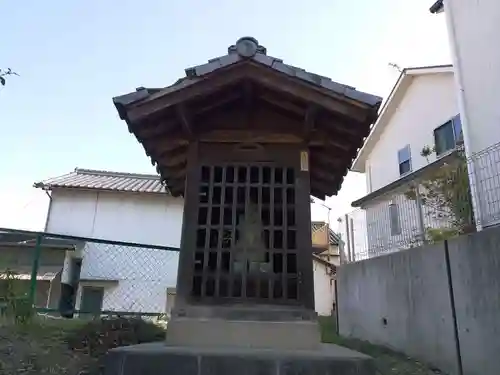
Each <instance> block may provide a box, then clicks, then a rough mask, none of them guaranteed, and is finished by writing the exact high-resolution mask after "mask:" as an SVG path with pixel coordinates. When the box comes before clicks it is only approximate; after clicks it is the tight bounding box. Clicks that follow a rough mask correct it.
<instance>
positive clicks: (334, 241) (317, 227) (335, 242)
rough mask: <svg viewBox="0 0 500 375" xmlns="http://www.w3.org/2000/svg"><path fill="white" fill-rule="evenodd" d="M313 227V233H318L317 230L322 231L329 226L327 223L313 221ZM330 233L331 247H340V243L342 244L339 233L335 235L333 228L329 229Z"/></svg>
mask: <svg viewBox="0 0 500 375" xmlns="http://www.w3.org/2000/svg"><path fill="white" fill-rule="evenodd" d="M311 226H312V228H311V229H312V231H313V233H314V232H316V231H317V230H320V229H322V228H323V227H325V226H328V224H327V223H325V222H322V221H313V222H312V223H311ZM329 232H330V236H329V237H330V245H338V244H339V242H340V237H339V235H338V234H337V233H335V232H334V231H333V230H332V229H331V228H329Z"/></svg>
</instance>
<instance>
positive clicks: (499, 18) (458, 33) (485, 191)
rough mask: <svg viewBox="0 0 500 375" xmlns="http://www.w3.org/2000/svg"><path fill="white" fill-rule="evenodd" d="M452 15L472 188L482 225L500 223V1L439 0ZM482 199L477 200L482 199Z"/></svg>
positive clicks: (439, 7) (437, 8)
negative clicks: (499, 41) (499, 99)
mask: <svg viewBox="0 0 500 375" xmlns="http://www.w3.org/2000/svg"><path fill="white" fill-rule="evenodd" d="M430 11H431V12H432V13H443V12H444V17H445V19H446V23H447V27H448V34H449V38H450V47H451V52H452V59H453V65H454V67H455V83H456V87H455V92H456V95H457V98H458V105H459V108H460V114H461V117H462V123H463V129H464V133H463V134H464V145H465V151H466V154H467V156H468V157H469V159H470V162H469V171H470V172H471V173H470V175H471V192H472V195H473V198H474V200H475V202H474V203H475V212H476V216H477V217H479V218H480V219H481V220H480V221H481V226H488V225H493V224H497V223H499V222H500V203H499V202H500V166H499V165H500V131H499V127H500V106H499V105H498V98H499V97H500V49H499V48H498V47H497V46H498V36H499V35H500V2H498V1H494V0H475V1H471V0H438V1H436V2H435V3H434V4H433V5H432V7H431V9H430ZM476 201H477V202H476Z"/></svg>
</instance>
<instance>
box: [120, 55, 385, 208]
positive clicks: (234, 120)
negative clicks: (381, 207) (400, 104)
mask: <svg viewBox="0 0 500 375" xmlns="http://www.w3.org/2000/svg"><path fill="white" fill-rule="evenodd" d="M179 85H180V87H175V86H174V87H170V88H166V89H165V90H161V91H157V92H155V93H153V94H151V95H144V93H141V94H140V96H141V98H140V99H139V100H137V101H133V102H131V103H130V104H127V105H124V106H123V108H120V109H119V111H120V112H121V114H122V117H123V118H124V119H126V120H127V123H128V125H129V130H130V131H131V132H132V133H134V135H135V136H136V138H137V139H138V141H139V142H140V143H141V144H142V145H143V147H144V149H145V151H146V154H147V155H148V156H150V158H151V161H152V163H153V165H156V167H157V172H158V173H159V174H160V175H161V176H162V179H163V180H164V181H165V182H166V184H167V185H168V187H169V189H170V191H171V192H172V194H173V195H174V196H175V195H182V194H183V192H184V182H185V174H186V164H187V162H186V158H187V148H188V145H189V143H190V142H191V141H193V140H198V141H201V142H227V143H229V142H253V143H302V144H304V145H305V146H307V147H309V150H310V174H311V193H312V195H314V196H316V197H318V198H320V199H324V198H325V196H330V195H334V194H336V193H337V192H338V190H339V189H340V186H341V184H342V181H343V178H344V176H345V174H346V173H347V170H348V169H349V168H350V166H351V164H352V160H353V159H354V158H355V156H356V154H357V150H358V149H359V148H360V147H361V146H362V144H363V140H364V138H365V137H366V136H367V135H368V133H369V129H370V125H371V123H372V122H373V121H374V119H375V117H376V113H377V110H378V106H379V105H376V106H370V105H367V104H366V103H362V102H359V101H356V100H353V99H350V98H345V97H342V95H339V94H338V93H335V92H332V91H331V90H327V89H325V88H322V87H318V86H315V85H313V84H310V83H308V82H304V81H302V80H300V79H297V78H294V77H290V76H288V75H286V74H284V73H281V72H279V71H276V70H273V69H270V68H269V67H266V66H261V65H259V64H258V63H255V62H254V61H245V60H244V61H242V62H239V63H237V64H233V65H230V66H228V67H224V68H221V69H218V70H215V71H214V72H212V73H210V74H206V75H204V76H202V77H195V78H194V79H191V78H188V79H186V80H184V81H182V82H181V83H180V84H179Z"/></svg>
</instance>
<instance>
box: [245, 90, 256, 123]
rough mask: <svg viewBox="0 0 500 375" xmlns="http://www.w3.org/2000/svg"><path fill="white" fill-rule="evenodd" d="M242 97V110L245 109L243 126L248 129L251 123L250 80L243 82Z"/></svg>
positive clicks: (251, 94)
mask: <svg viewBox="0 0 500 375" xmlns="http://www.w3.org/2000/svg"><path fill="white" fill-rule="evenodd" d="M243 93H244V94H243V98H244V111H245V127H246V128H247V129H250V128H251V126H252V124H253V119H254V116H253V111H252V109H253V107H254V99H253V87H252V82H251V81H245V82H244V83H243Z"/></svg>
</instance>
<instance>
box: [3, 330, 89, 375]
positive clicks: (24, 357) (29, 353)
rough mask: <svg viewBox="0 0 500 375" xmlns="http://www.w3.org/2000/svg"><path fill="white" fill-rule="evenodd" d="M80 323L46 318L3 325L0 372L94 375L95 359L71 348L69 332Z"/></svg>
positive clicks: (11, 373)
mask: <svg viewBox="0 0 500 375" xmlns="http://www.w3.org/2000/svg"><path fill="white" fill-rule="evenodd" d="M78 324H81V323H80V322H72V321H47V322H43V323H39V322H37V323H33V324H29V325H26V326H15V325H11V324H3V325H1V326H0V374H2V375H13V374H16V375H19V374H37V375H38V374H51V375H63V374H64V375H94V374H98V373H99V372H98V371H96V360H95V359H93V358H91V357H90V356H88V355H86V354H83V353H78V352H74V351H72V350H70V349H69V348H68V345H67V343H66V342H65V336H66V333H67V332H68V331H70V330H71V329H74V328H75V327H76V326H77V325H78Z"/></svg>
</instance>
